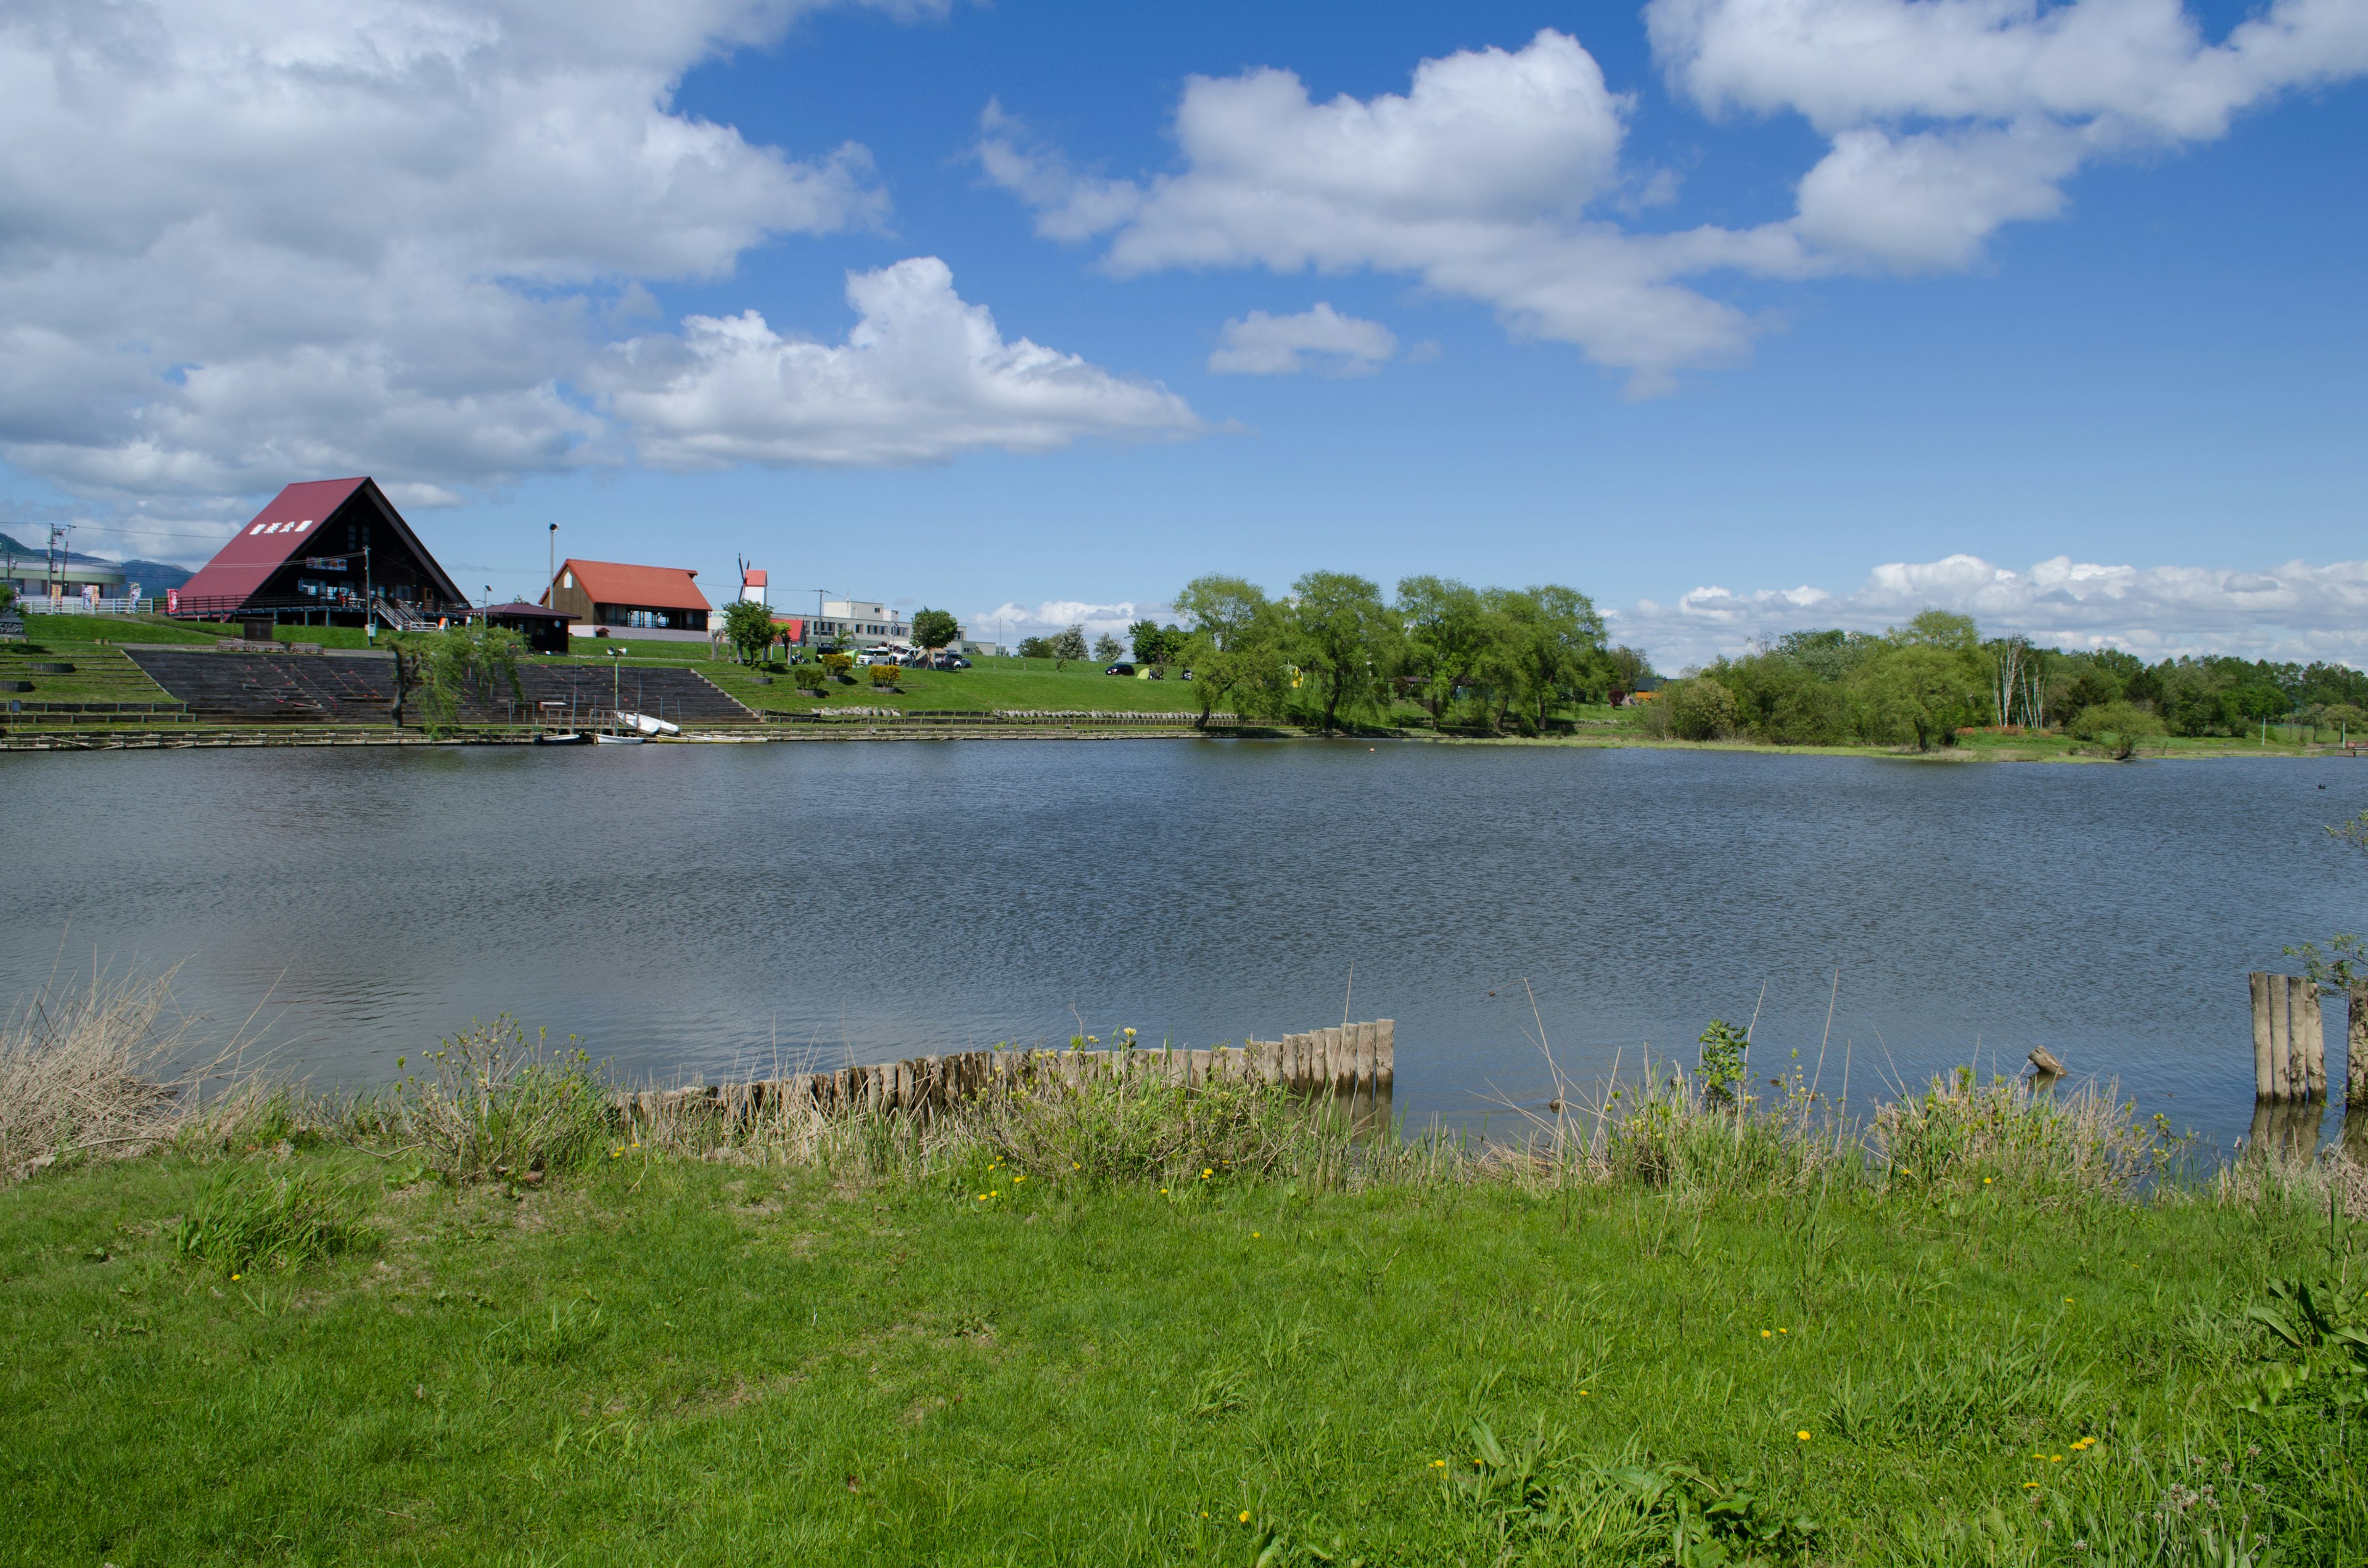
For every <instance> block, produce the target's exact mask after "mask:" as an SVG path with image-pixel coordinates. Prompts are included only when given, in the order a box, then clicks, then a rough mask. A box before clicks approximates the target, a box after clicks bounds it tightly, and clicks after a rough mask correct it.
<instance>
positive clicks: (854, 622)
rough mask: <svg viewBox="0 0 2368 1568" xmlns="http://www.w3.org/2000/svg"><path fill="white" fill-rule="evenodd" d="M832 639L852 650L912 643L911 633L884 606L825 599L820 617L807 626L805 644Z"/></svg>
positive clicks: (902, 621)
mask: <svg viewBox="0 0 2368 1568" xmlns="http://www.w3.org/2000/svg"><path fill="white" fill-rule="evenodd" d="M834 638H836V639H837V640H838V641H840V642H846V643H848V645H850V646H852V647H857V648H876V647H878V646H879V645H880V644H881V643H882V642H911V641H912V639H913V629H912V627H910V626H909V625H907V624H906V623H905V619H904V617H902V616H900V615H897V614H895V613H894V611H892V610H890V609H889V608H888V607H887V606H886V605H883V604H868V603H866V602H864V601H863V600H861V599H825V600H824V601H823V606H822V610H821V613H819V614H817V615H816V616H815V617H814V619H811V620H809V621H807V622H806V640H807V641H808V642H830V641H831V640H832V639H834Z"/></svg>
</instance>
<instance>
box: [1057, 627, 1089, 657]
mask: <svg viewBox="0 0 2368 1568" xmlns="http://www.w3.org/2000/svg"><path fill="white" fill-rule="evenodd" d="M1085 656H1086V629H1085V628H1084V627H1082V626H1072V627H1070V628H1069V629H1068V630H1066V631H1062V632H1060V633H1058V634H1056V635H1055V636H1054V637H1053V663H1054V664H1055V665H1065V664H1067V663H1068V662H1069V661H1070V660H1071V659H1082V658H1084V657H1085Z"/></svg>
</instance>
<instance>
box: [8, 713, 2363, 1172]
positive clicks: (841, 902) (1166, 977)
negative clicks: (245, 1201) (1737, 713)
mask: <svg viewBox="0 0 2368 1568" xmlns="http://www.w3.org/2000/svg"><path fill="white" fill-rule="evenodd" d="M0 779H5V781H6V787H7V789H8V796H9V800H10V801H11V806H12V810H11V814H10V815H9V817H8V823H9V829H8V835H7V839H8V842H7V846H6V847H7V853H6V864H7V866H8V867H9V869H11V871H12V872H14V873H16V874H15V875H14V876H13V877H12V878H11V879H10V881H11V882H12V883H13V884H14V891H15V892H16V898H15V901H14V902H15V903H16V905H17V907H16V910H15V911H14V913H13V914H12V915H11V917H10V918H9V920H8V921H7V922H6V924H5V925H0V995H6V996H7V997H9V998H11V999H13V1000H17V1001H19V1002H21V1001H22V1000H23V999H25V998H26V997H28V996H29V995H31V994H33V993H34V992H36V991H37V990H38V989H39V988H40V986H41V985H42V984H43V983H44V982H45V980H47V978H48V977H49V976H51V974H52V972H56V973H59V974H63V975H71V974H75V973H79V974H82V975H84V976H87V974H88V973H89V971H90V969H91V967H92V965H93V964H94V962H95V963H97V965H98V966H99V967H101V968H102V969H105V970H108V971H114V972H118V973H123V972H131V971H150V970H154V969H160V968H163V967H165V966H168V965H173V964H181V965H182V966H183V967H182V969H181V971H180V974H179V977H178V979H177V981H176V994H177V995H178V996H179V998H180V1000H181V1002H182V1004H183V1005H184V1006H186V1007H188V1008H191V1009H194V1010H198V1011H200V1012H203V1013H205V1014H207V1015H209V1016H210V1017H213V1018H215V1019H218V1020H221V1021H222V1023H223V1025H224V1026H225V1027H228V1026H230V1025H234V1024H236V1023H238V1022H239V1021H241V1020H244V1019H245V1018H246V1017H248V1016H249V1015H250V1014H254V1013H256V1009H257V1008H258V1007H260V1009H261V1010H260V1013H259V1015H257V1017H256V1025H255V1028H256V1029H257V1030H259V1031H261V1032H262V1033H263V1034H264V1035H265V1036H266V1037H267V1038H268V1039H269V1040H272V1041H274V1042H277V1043H279V1045H280V1047H281V1056H280V1058H279V1060H280V1062H282V1064H283V1065H284V1066H285V1067H286V1068H287V1069H288V1070H290V1071H292V1072H295V1073H299V1074H305V1075H308V1076H310V1077H311V1078H312V1079H313V1082H314V1083H315V1084H318V1085H330V1084H336V1085H361V1084H365V1083H368V1082H370V1081H373V1080H379V1079H383V1078H386V1077H390V1076H392V1075H393V1073H394V1071H395V1058H396V1057H397V1055H399V1054H408V1055H411V1056H413V1057H416V1055H417V1053H418V1052H419V1051H420V1050H421V1048H422V1047H423V1046H425V1045H428V1044H430V1043H432V1042H433V1041H434V1040H435V1039H436V1038H437V1037H438V1036H439V1035H445V1034H450V1033H451V1032H452V1031H454V1030H455V1029H457V1028H461V1027H462V1026H464V1025H466V1024H467V1023H468V1022H469V1020H470V1019H471V1018H472V1017H484V1018H491V1017H493V1016H494V1015H495V1014H498V1013H503V1012H507V1013H510V1014H513V1015H515V1016H516V1017H518V1018H519V1019H521V1020H523V1021H524V1022H526V1023H527V1024H529V1026H534V1027H545V1028H549V1030H550V1031H551V1034H552V1038H553V1039H554V1040H561V1039H564V1038H565V1037H567V1036H571V1035H573V1036H575V1037H578V1038H580V1039H581V1040H582V1041H583V1042H584V1043H585V1044H586V1046H587V1047H588V1048H589V1049H590V1050H591V1051H593V1052H594V1054H595V1055H596V1056H600V1057H605V1058H609V1059H610V1060H612V1061H613V1062H615V1063H616V1065H617V1066H618V1067H619V1068H620V1070H622V1071H623V1072H624V1073H626V1074H630V1075H632V1076H634V1077H637V1078H638V1077H645V1076H646V1077H656V1078H660V1079H664V1080H674V1079H676V1078H678V1077H683V1076H690V1077H703V1078H706V1079H708V1080H710V1081H713V1080H716V1079H719V1078H723V1077H727V1076H736V1075H745V1074H751V1073H755V1074H768V1073H769V1072H770V1071H772V1069H773V1067H774V1064H775V1063H777V1062H778V1063H780V1065H782V1066H784V1067H791V1066H800V1065H804V1064H807V1063H809V1062H811V1063H814V1064H818V1065H825V1066H827V1065H836V1064H838V1063H840V1062H846V1061H848V1060H853V1061H858V1062H872V1061H883V1060H888V1059H892V1058H894V1057H896V1056H900V1055H910V1054H915V1053H918V1052H925V1051H949V1050H959V1049H967V1048H973V1047H978V1046H985V1045H992V1044H995V1043H997V1042H1011V1043H1014V1044H1022V1043H1024V1044H1050V1043H1058V1042H1061V1041H1064V1040H1067V1038H1068V1037H1069V1036H1070V1035H1072V1034H1074V1033H1077V1032H1079V1031H1080V1028H1082V1030H1083V1032H1087V1033H1091V1034H1096V1035H1099V1036H1101V1037H1102V1038H1103V1039H1105V1040H1109V1039H1110V1038H1112V1037H1114V1036H1115V1035H1116V1033H1117V1031H1118V1029H1119V1028H1120V1027H1121V1026H1123V1025H1129V1024H1131V1025H1133V1026H1134V1027H1135V1028H1138V1029H1139V1030H1141V1031H1142V1035H1143V1037H1144V1039H1146V1040H1152V1041H1156V1040H1161V1039H1163V1038H1167V1039H1172V1040H1175V1041H1176V1042H1178V1043H1179V1044H1186V1043H1189V1044H1193V1045H1209V1044H1213V1043H1222V1042H1224V1041H1229V1040H1241V1039H1243V1038H1245V1037H1246V1036H1256V1037H1258V1038H1261V1039H1269V1038H1273V1037H1274V1036H1276V1035H1279V1034H1281V1032H1283V1031H1285V1030H1296V1029H1304V1028H1316V1027H1319V1026H1321V1025H1323V1024H1326V1023H1327V1022H1329V1023H1337V1022H1338V1021H1339V1020H1340V1018H1341V1017H1342V1015H1343V1013H1344V1012H1346V1013H1348V1014H1349V1015H1353V1016H1354V1017H1359V1018H1366V1017H1394V1018H1395V1019H1396V1020H1397V1047H1398V1049H1397V1107H1398V1109H1399V1110H1400V1111H1401V1112H1402V1113H1404V1114H1406V1116H1407V1118H1408V1119H1409V1120H1410V1121H1412V1122H1414V1123H1417V1124H1419V1123H1421V1122H1423V1121H1425V1120H1427V1119H1429V1118H1431V1117H1433V1116H1440V1117H1445V1118H1449V1119H1474V1118H1477V1117H1478V1116H1480V1115H1481V1114H1482V1112H1483V1110H1484V1109H1485V1107H1486V1098H1487V1096H1490V1095H1492V1094H1501V1095H1503V1096H1507V1097H1508V1098H1512V1099H1516V1100H1528V1099H1535V1098H1537V1097H1540V1096H1543V1094H1544V1093H1545V1092H1546V1091H1547V1085H1548V1079H1547V1076H1546V1074H1545V1070H1544V1067H1543V1062H1542V1060H1541V1058H1540V1054H1539V1051H1538V1046H1537V1044H1536V1040H1535V1037H1537V1036H1538V1034H1539V1033H1540V1031H1541V1028H1543V1035H1544V1038H1545V1039H1546V1040H1549V1041H1550V1042H1551V1044H1552V1046H1553V1048H1554V1051H1555V1053H1556V1055H1557V1057H1558V1058H1559V1059H1560V1061H1561V1062H1563V1064H1564V1067H1565V1071H1568V1072H1571V1073H1573V1074H1577V1075H1580V1076H1595V1075H1600V1074H1603V1073H1605V1072H1606V1071H1608V1070H1609V1069H1610V1068H1611V1065H1612V1063H1613V1062H1614V1060H1615V1056H1616V1058H1617V1059H1618V1060H1619V1061H1620V1062H1621V1063H1622V1071H1623V1072H1625V1071H1631V1070H1633V1069H1634V1067H1635V1066H1636V1064H1637V1063H1638V1062H1639V1060H1640V1058H1641V1056H1642V1054H1643V1053H1644V1051H1645V1050H1647V1049H1648V1048H1649V1049H1650V1050H1651V1051H1655V1052H1656V1053H1674V1054H1677V1055H1680V1056H1682V1057H1683V1058H1684V1059H1685V1060H1687V1061H1689V1062H1691V1058H1692V1053H1693V1049H1694V1048H1693V1044H1692V1042H1693V1040H1694V1039H1695V1037H1696V1036H1697V1035H1699V1034H1700V1033H1701V1032H1702V1029H1703V1028H1704V1027H1705V1025H1706V1024H1707V1023H1708V1022H1709V1020H1710V1019H1711V1018H1712V1017H1725V1018H1727V1019H1729V1020H1732V1021H1734V1022H1736V1023H1737V1024H1741V1023H1744V1022H1747V1021H1748V1020H1749V1019H1750V1018H1751V1017H1753V1014H1754V1010H1755V1008H1756V1009H1757V1011H1758V1018H1759V1022H1758V1025H1757V1032H1756V1034H1755V1037H1754V1038H1755V1049H1754V1051H1753V1056H1754V1059H1755V1062H1756V1063H1757V1064H1758V1065H1759V1067H1760V1068H1761V1069H1762V1074H1761V1075H1762V1076H1766V1075H1768V1074H1772V1073H1774V1072H1776V1071H1778V1070H1779V1068H1780V1067H1782V1066H1787V1065H1789V1064H1790V1060H1791V1058H1790V1052H1791V1051H1793V1050H1796V1049H1797V1050H1798V1051H1801V1052H1802V1059H1803V1061H1804V1063H1806V1062H1814V1061H1815V1060H1816V1056H1817V1053H1818V1051H1819V1050H1820V1048H1821V1040H1824V1041H1825V1042H1826V1043H1825V1044H1824V1046H1823V1050H1824V1051H1825V1059H1826V1060H1825V1066H1824V1069H1823V1079H1822V1086H1823V1087H1824V1088H1825V1089H1826V1090H1827V1092H1829V1093H1831V1092H1836V1091H1838V1090H1839V1088H1840V1087H1841V1080H1842V1076H1843V1074H1844V1071H1845V1062H1847V1063H1848V1068H1847V1070H1848V1072H1849V1074H1850V1094H1851V1096H1852V1098H1853V1100H1862V1099H1863V1098H1864V1097H1865V1096H1866V1095H1867V1094H1868V1092H1869V1091H1870V1090H1871V1089H1873V1088H1875V1087H1877V1086H1878V1085H1879V1084H1880V1083H1882V1082H1884V1081H1906V1082H1908V1083H1911V1084H1916V1083H1920V1081H1921V1079H1922V1078H1923V1077H1924V1076H1925V1075H1926V1074H1930V1073H1931V1072H1934V1071H1938V1070H1940V1069H1941V1068H1943V1067H1945V1066H1946V1065H1948V1064H1950V1063H1952V1062H1966V1061H1971V1062H1977V1063H1978V1065H1980V1066H1981V1067H1982V1068H1983V1069H1984V1070H1986V1071H1987V1070H1988V1069H1989V1068H1990V1067H1991V1065H1992V1064H1993V1063H1995V1064H1996V1066H1997V1068H1998V1070H1999V1071H2004V1072H2015V1071H2018V1070H2020V1068H2021V1062H2022V1058H2023V1054H2024V1052H2025V1051H2028V1050H2029V1049H2030V1048H2031V1047H2032V1046H2033V1045H2044V1046H2046V1047H2047V1048H2048V1049H2049V1050H2051V1051H2054V1052H2055V1054H2056V1055H2057V1056H2059V1057H2061V1058H2062V1059H2063V1060H2064V1061H2065V1062H2066V1063H2067V1064H2068V1065H2069V1066H2070V1067H2071V1068H2072V1070H2073V1072H2074V1073H2075V1074H2076V1075H2086V1074H2099V1075H2100V1076H2105V1077H2112V1078H2118V1079H2119V1081H2120V1082H2121V1084H2122V1085H2123V1090H2124V1091H2125V1092H2126V1093H2130V1094H2133V1095H2135V1096H2136V1097H2137V1098H2138V1101H2139V1104H2140V1106H2141V1108H2143V1109H2145V1110H2147V1111H2149V1112H2151V1111H2155V1110H2162V1111H2165V1112H2167V1113H2168V1114H2169V1115H2170V1116H2171V1118H2172V1119H2173V1120H2174V1121H2175V1122H2176V1123H2178V1124H2179V1125H2180V1126H2182V1127H2192V1128H2193V1129H2195V1130H2197V1131H2201V1132H2203V1133H2204V1134H2205V1135H2207V1136H2208V1137H2209V1138H2210V1139H2212V1140H2213V1141H2214V1142H2217V1143H2219V1144H2221V1145H2223V1146H2225V1145H2226V1142H2227V1141H2228V1139H2230V1138H2231V1137H2233V1136H2235V1135H2237V1134H2238V1133H2241V1132H2242V1131H2244V1129H2245V1126H2246V1123H2247V1121H2248V1119H2249V1116H2250V1113H2251V1096H2252V1060H2251V1045H2250V1039H2251V1036H2250V1025H2249V1022H2248V1004H2247V996H2246V983H2245V973H2246V971H2248V970H2250V969H2263V968H2271V969H2274V968H2291V967H2294V966H2293V965H2292V963H2291V960H2282V959H2281V958H2280V956H2279V949H2280V947H2281V946H2282V945H2283V944H2286V943H2292V942H2300V941H2302V940H2305V939H2308V938H2321V939H2323V938H2324V937H2326V936H2328V934H2330V933H2332V932H2334V931H2338V930H2356V929H2361V928H2362V927H2363V926H2368V910H2363V903H2368V899H2363V894H2368V863H2363V862H2362V860H2361V859H2360V858H2359V857H2358V856H2357V854H2356V852H2353V851H2351V850H2349V849H2347V848H2346V847H2344V846H2341V845H2340V844H2337V843H2334V842H2333V841H2331V840H2329V839H2328V837H2327V835H2325V834H2324V833H2323V832H2322V831H2321V829H2322V827H2323V826H2324V825H2325V824H2329V823H2334V822H2338V821H2340V820H2342V819H2343V818H2346V817H2348V816H2350V815H2351V814H2353V813H2354V812H2359V811H2360V810H2362V807H2363V806H2368V768H2362V769H2358V770H2356V771H2355V770H2354V769H2352V768H2351V767H2346V766H2343V765H2342V764H2340V763H2336V762H2322V763H2298V762H2294V761H2291V760H2282V761H2269V760H2265V761H2262V762H2259V763H2248V762H2243V761H2220V762H2192V763H2155V764H2137V765H2132V766H2125V767H2107V766H2097V767H2066V766H2012V765H1949V764H1934V763H1918V762H1914V761H1907V760H1899V761H1892V760H1880V759H1867V758H1843V757H1827V756H1768V755H1753V754H1743V753H1706V752H1690V751H1651V750H1628V751H1622V750H1592V749H1574V748H1561V747H1552V748H1549V747H1479V746H1446V745H1438V744H1380V745H1377V746H1370V747H1369V746H1368V744H1365V743H1361V742H1360V743H1349V742H1338V743H1306V742H1293V743H1274V742H1267V743H1260V742H1239V741H1208V742H1177V741H1116V740H1111V741H1095V742H1082V743H1081V742H1029V741H1008V742H995V741H969V742H948V743H896V744H775V745H673V746H667V745H652V746H641V747H621V746H620V747H597V748H585V749H582V750H564V751H549V750H544V751H536V750H533V749H530V748H522V747H499V748H478V749H433V750H431V749H427V748H416V749H414V748H405V749H402V750H381V749H375V748H373V749H367V750H364V749H355V750H336V749H313V748H290V749H278V748H274V749H271V750H234V751H179V752H160V753H136V752H134V753H95V754H83V755H69V756H62V755H55V754H47V755H44V754H10V755H7V756H0ZM2322 786H2324V788H2322ZM1352 967H1353V980H1352V977H1351V974H1352ZM1837 973H1838V974H1839V983H1838V984H1837V983H1836V976H1837ZM1763 994H1764V1000H1763ZM1829 997H1830V998H1831V999H1832V1024H1831V1030H1830V1036H1829V1037H1828V1036H1827V1006H1828V1000H1829ZM1532 998H1534V1010H1533V1007H1532ZM2341 1017H2342V1009H2341V1007H2340V1005H2334V1006H2329V1008H2328V1036H2329V1051H2328V1057H2329V1074H2328V1075H2329V1077H2330V1079H2333V1080H2334V1081H2336V1082H2337V1083H2338V1084H2340V1051H2341V1047H2342V1039H2341V1036H2342V1022H2341ZM1497 1116H1498V1119H1499V1120H1500V1121H1501V1120H1502V1119H1503V1118H1502V1113H1501V1112H1499V1113H1497Z"/></svg>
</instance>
